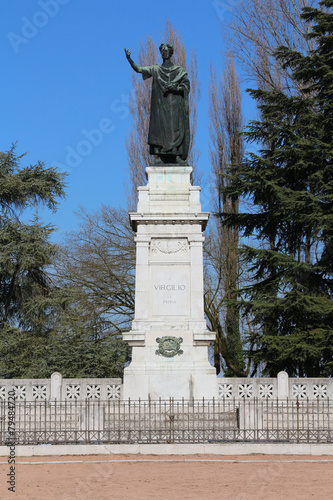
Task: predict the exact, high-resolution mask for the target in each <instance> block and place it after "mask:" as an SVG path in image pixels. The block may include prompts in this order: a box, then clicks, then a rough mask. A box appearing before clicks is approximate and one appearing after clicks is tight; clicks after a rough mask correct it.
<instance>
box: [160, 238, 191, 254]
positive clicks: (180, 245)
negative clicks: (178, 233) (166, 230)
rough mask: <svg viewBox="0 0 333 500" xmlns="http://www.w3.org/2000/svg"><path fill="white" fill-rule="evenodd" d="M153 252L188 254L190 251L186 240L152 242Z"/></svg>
mask: <svg viewBox="0 0 333 500" xmlns="http://www.w3.org/2000/svg"><path fill="white" fill-rule="evenodd" d="M151 251H152V252H153V253H158V252H161V253H166V254H171V253H178V252H184V253H185V252H187V251H188V243H187V240H186V239H184V238H183V239H180V240H179V239H178V240H176V239H153V240H152V241H151Z"/></svg>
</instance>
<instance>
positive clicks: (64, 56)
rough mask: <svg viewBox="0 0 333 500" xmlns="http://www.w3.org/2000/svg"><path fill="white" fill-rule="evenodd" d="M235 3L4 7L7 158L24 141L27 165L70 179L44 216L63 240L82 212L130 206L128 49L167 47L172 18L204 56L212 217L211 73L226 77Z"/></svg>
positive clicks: (11, 2)
mask: <svg viewBox="0 0 333 500" xmlns="http://www.w3.org/2000/svg"><path fill="white" fill-rule="evenodd" d="M232 1H233V0H228V1H222V0H181V1H180V0H168V1H163V2H162V1H159V0H140V1H134V0H121V1H120V0H119V1H116V0H29V1H27V0H1V3H0V9H1V10H0V12H1V16H0V34H1V59H2V61H1V63H2V72H1V83H2V85H1V87H2V89H1V94H0V102H1V104H0V106H1V117H2V130H1V136H0V150H1V151H4V150H8V149H9V147H10V146H11V144H12V142H14V141H17V143H18V144H17V152H18V153H23V152H27V153H28V154H27V156H26V157H25V159H24V160H23V163H22V165H25V164H30V163H32V164H34V163H36V162H37V161H38V160H41V161H44V162H45V164H46V166H56V167H57V168H58V169H59V170H60V171H66V172H67V173H68V176H67V189H66V199H65V200H61V201H60V204H59V208H58V210H57V213H56V214H52V213H50V212H48V211H45V210H42V211H40V215H41V217H42V219H43V221H44V222H46V223H52V224H54V225H55V226H56V227H57V231H56V233H55V235H54V237H53V239H54V240H55V241H61V240H62V238H63V235H64V232H65V231H68V230H71V229H74V228H75V226H76V222H77V218H76V216H75V215H74V211H75V210H78V207H79V206H83V207H85V208H86V209H87V210H88V211H93V210H96V209H97V208H98V207H99V206H100V205H101V204H102V203H104V204H110V205H112V206H116V207H118V206H123V207H126V196H125V184H126V182H127V156H126V148H125V139H126V134H127V133H128V132H129V129H130V125H131V116H130V114H129V110H128V106H127V99H128V95H129V93H130V91H131V72H132V69H131V68H130V66H129V64H128V62H127V60H126V58H125V55H124V47H129V48H130V49H131V51H132V57H133V59H134V60H136V59H137V50H138V46H139V41H140V39H145V37H146V34H147V33H151V35H152V36H153V37H154V39H155V40H156V41H159V40H160V32H161V31H162V30H163V27H164V23H165V19H166V18H167V17H168V18H170V20H171V22H172V24H173V25H174V26H175V27H176V28H177V29H178V30H179V32H180V33H181V35H182V37H183V40H184V43H185V47H186V50H187V51H188V52H190V51H191V50H195V51H196V52H197V57H198V70H199V79H200V82H201V100H200V103H199V108H198V112H199V119H198V122H199V125H198V137H197V143H198V147H199V148H200V150H201V156H200V160H199V168H200V169H201V170H202V171H203V172H204V174H205V178H206V180H205V183H206V187H204V189H203V193H202V203H203V209H204V210H209V208H210V206H209V185H208V184H209V181H208V180H207V179H208V175H209V154H208V141H209V137H208V128H207V110H208V72H209V65H210V62H213V64H215V66H216V67H217V69H221V68H222V53H223V50H224V47H223V42H222V38H221V34H220V24H221V22H223V21H224V20H225V19H226V17H227V16H229V13H228V10H227V7H228V5H232ZM234 1H237V0H234ZM246 86H247V85H245V87H246ZM246 103H247V104H246V105H247V106H248V107H250V108H251V103H250V102H249V98H246Z"/></svg>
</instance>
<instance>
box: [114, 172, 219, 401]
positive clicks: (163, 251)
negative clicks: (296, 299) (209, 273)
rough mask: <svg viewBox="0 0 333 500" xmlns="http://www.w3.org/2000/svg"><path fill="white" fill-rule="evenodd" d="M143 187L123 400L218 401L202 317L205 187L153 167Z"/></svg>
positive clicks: (135, 219)
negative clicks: (202, 191)
mask: <svg viewBox="0 0 333 500" xmlns="http://www.w3.org/2000/svg"><path fill="white" fill-rule="evenodd" d="M146 171H147V176H148V184H147V186H144V187H139V188H138V191H139V201H138V207H137V212H135V213H130V220H131V224H132V227H133V229H134V231H136V238H135V239H136V284H135V318H134V321H133V324H132V330H131V331H130V332H127V333H124V334H123V338H124V340H125V341H126V342H128V343H129V345H131V346H132V347H133V350H132V362H131V364H130V365H129V366H128V367H127V368H125V372H124V381H123V398H124V399H127V398H131V399H138V398H139V397H140V398H141V399H148V398H149V397H150V398H151V399H158V398H160V397H161V398H162V399H166V398H169V397H174V398H177V399H178V398H182V397H184V398H185V399H190V398H195V399H197V398H202V397H205V398H213V397H217V379H216V372H215V368H214V367H212V366H211V365H210V363H209V361H208V345H209V344H210V343H211V342H212V341H213V340H214V338H215V334H214V333H212V332H209V331H208V330H207V327H206V322H205V319H204V305H203V255H202V253H203V252H202V247H203V241H204V237H203V235H202V231H203V230H204V229H205V227H206V225H207V222H208V217H209V214H208V213H203V212H201V204H200V187H197V186H192V185H191V181H190V177H191V172H192V167H187V166H174V165H173V166H167V165H166V166H158V167H157V166H156V167H154V166H151V167H147V169H146Z"/></svg>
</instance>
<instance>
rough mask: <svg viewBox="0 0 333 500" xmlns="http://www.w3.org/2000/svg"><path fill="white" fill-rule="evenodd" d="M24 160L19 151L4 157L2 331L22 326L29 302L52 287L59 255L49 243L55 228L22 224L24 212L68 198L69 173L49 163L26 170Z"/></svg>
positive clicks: (0, 165)
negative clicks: (22, 165) (50, 269)
mask: <svg viewBox="0 0 333 500" xmlns="http://www.w3.org/2000/svg"><path fill="white" fill-rule="evenodd" d="M22 156H24V155H21V156H17V155H16V153H15V146H12V148H11V149H10V150H9V151H8V152H6V153H0V249H1V253H0V297H1V299H0V331H1V330H2V329H3V328H4V327H5V325H6V324H7V325H9V326H17V327H19V326H20V324H21V323H22V322H24V307H25V303H26V300H27V299H30V298H31V297H32V296H34V295H35V292H36V287H38V288H39V290H40V291H43V290H44V291H46V290H47V288H48V287H49V279H48V277H47V275H46V273H45V268H46V267H47V266H48V265H49V264H50V262H51V259H52V255H53V254H54V252H55V246H54V245H52V244H51V243H50V242H49V235H50V233H51V231H52V228H51V227H49V226H43V225H42V224H40V223H39V222H38V220H36V219H35V220H34V221H33V222H31V223H29V224H25V223H23V222H21V221H20V215H21V212H22V211H23V210H24V209H26V208H31V207H32V206H37V205H38V204H44V205H46V206H47V207H48V208H50V209H52V210H54V209H55V207H56V205H57V201H56V198H57V197H59V196H60V197H61V196H64V182H63V177H64V174H61V173H58V172H57V171H56V170H55V169H53V168H45V167H44V165H43V163H38V164H37V165H30V166H27V167H25V168H20V160H21V158H22Z"/></svg>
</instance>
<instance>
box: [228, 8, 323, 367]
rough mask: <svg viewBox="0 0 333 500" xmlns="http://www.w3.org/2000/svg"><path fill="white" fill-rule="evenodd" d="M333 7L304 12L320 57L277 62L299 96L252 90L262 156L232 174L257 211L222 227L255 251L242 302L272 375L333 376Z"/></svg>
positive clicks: (283, 54)
mask: <svg viewBox="0 0 333 500" xmlns="http://www.w3.org/2000/svg"><path fill="white" fill-rule="evenodd" d="M332 7H333V0H324V1H322V2H320V8H319V9H312V8H306V9H304V11H303V14H302V18H303V19H304V20H305V21H306V22H307V23H313V27H312V29H311V31H310V33H309V34H308V35H304V36H305V37H306V38H309V39H310V40H311V43H313V44H314V49H313V50H309V51H308V52H307V54H305V55H304V54H303V53H301V52H296V51H293V50H291V49H290V48H287V47H281V48H280V49H279V50H278V52H277V53H276V57H277V59H278V60H279V62H280V63H281V64H282V65H283V66H284V67H285V68H287V69H288V70H289V71H290V72H291V73H292V78H293V79H294V80H295V81H296V82H298V84H299V88H300V89H302V92H300V93H298V94H297V95H294V96H293V95H290V94H288V93H287V92H283V91H281V90H274V91H271V92H269V91H264V90H252V91H251V95H252V96H253V98H254V99H256V100H257V102H258V105H259V108H260V111H261V120H260V121H253V122H251V125H250V127H249V131H248V132H247V137H248V139H249V140H250V141H253V142H256V143H258V144H260V145H261V146H260V147H261V149H260V151H259V153H258V154H254V153H253V154H250V155H249V156H248V157H247V159H246V160H245V161H244V162H243V163H242V164H241V165H238V166H237V170H236V167H234V173H235V177H234V179H233V182H232V184H231V186H230V187H229V188H228V194H229V195H242V196H247V197H249V198H250V199H251V200H252V202H253V204H254V207H255V208H256V210H255V211H254V212H252V213H240V214H238V215H236V214H225V218H226V219H227V222H228V224H231V225H232V226H233V227H238V228H239V229H240V230H241V232H242V234H243V235H244V236H245V237H252V238H256V239H257V242H258V245H257V246H256V247H250V246H246V245H245V246H244V247H243V250H242V255H243V259H244V261H245V263H246V264H247V265H248V266H249V267H250V270H251V272H252V273H253V282H252V283H251V284H250V285H249V286H248V287H245V288H243V290H242V293H243V296H244V297H245V298H246V300H247V308H248V310H249V311H251V313H252V315H253V318H254V319H253V323H254V325H255V326H256V331H257V333H256V334H255V341H256V343H257V345H258V349H257V351H256V352H255V353H254V358H255V359H256V360H257V361H262V362H264V363H265V365H266V373H268V374H269V375H271V376H274V375H276V374H277V372H279V371H280V370H287V371H288V373H289V375H291V376H293V375H297V376H312V377H314V376H331V375H332V374H333V301H332V295H333V274H332V269H333V267H332V264H333V251H332V250H333V245H332V243H333V160H332V158H333V150H332V149H333V146H332V132H333V125H332V123H333V14H332ZM252 340H253V336H252Z"/></svg>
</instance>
